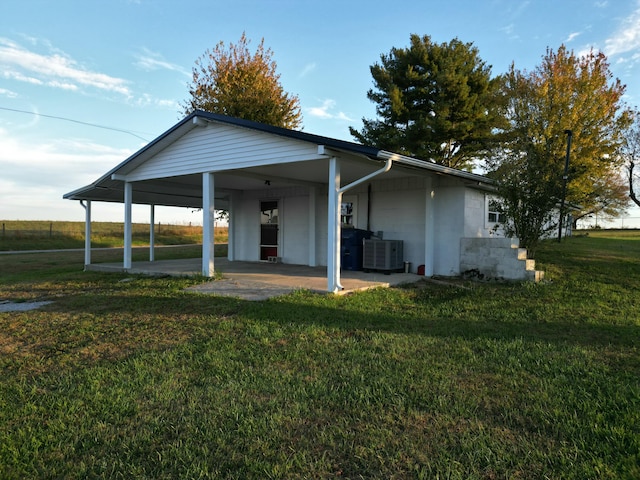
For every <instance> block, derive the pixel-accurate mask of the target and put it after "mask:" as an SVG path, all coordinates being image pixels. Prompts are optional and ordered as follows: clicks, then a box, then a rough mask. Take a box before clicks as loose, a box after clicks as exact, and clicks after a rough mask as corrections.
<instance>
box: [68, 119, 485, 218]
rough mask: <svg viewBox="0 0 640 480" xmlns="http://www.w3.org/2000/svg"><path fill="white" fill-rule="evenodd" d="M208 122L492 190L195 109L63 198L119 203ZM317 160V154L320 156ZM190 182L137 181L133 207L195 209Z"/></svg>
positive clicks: (343, 145) (414, 164)
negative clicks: (127, 185)
mask: <svg viewBox="0 0 640 480" xmlns="http://www.w3.org/2000/svg"><path fill="white" fill-rule="evenodd" d="M209 123H213V124H218V125H227V126H231V127H239V128H242V129H248V130H250V131H253V132H260V133H262V134H267V135H273V136H277V137H281V138H285V139H288V140H292V141H297V142H304V143H307V144H312V145H315V146H316V149H317V148H319V147H323V148H324V149H326V150H328V151H338V152H342V153H345V154H347V155H349V156H354V157H358V158H365V159H368V160H370V161H373V162H376V163H382V162H383V161H386V160H387V159H389V158H391V159H392V160H393V162H394V163H397V164H400V165H402V166H404V167H406V168H409V169H416V170H422V171H424V172H433V173H436V174H440V175H449V176H453V177H457V178H461V179H464V180H466V181H469V182H474V183H476V184H477V185H478V186H480V187H481V188H487V189H492V185H493V181H492V180H491V179H489V178H487V177H484V176H482V175H477V174H474V173H470V172H465V171H462V170H456V169H453V168H448V167H444V166H442V165H438V164H436V163H434V162H430V161H425V160H420V159H416V158H412V157H407V156H404V155H399V154H395V153H392V152H387V151H384V150H381V149H378V148H375V147H370V146H367V145H362V144H358V143H353V142H348V141H344V140H338V139H335V138H330V137H324V136H320V135H314V134H311V133H307V132H302V131H297V130H289V129H286V128H281V127H275V126H272V125H267V124H264V123H259V122H254V121H250V120H244V119H241V118H235V117H228V116H225V115H220V114H215V113H210V112H205V111H202V110H196V111H194V112H193V113H191V114H190V115H188V116H186V117H185V118H183V119H182V120H181V121H179V122H178V123H177V124H175V125H174V126H173V127H171V128H170V129H169V130H167V131H166V132H164V133H163V134H162V135H160V136H159V137H157V138H156V139H154V140H153V141H151V142H150V143H148V144H147V145H145V146H144V147H143V148H141V149H140V150H138V151H137V152H135V153H134V154H133V155H131V156H130V157H128V158H127V159H125V160H124V161H123V162H121V163H120V164H118V165H116V166H115V167H114V168H112V169H111V170H109V171H108V172H107V173H105V174H104V175H103V176H101V177H100V178H98V179H97V180H96V181H95V182H93V183H91V184H89V185H87V186H85V187H82V188H79V189H77V190H74V191H72V192H69V193H66V194H65V195H63V198H65V199H69V200H95V201H105V202H122V201H123V191H124V188H123V181H122V180H123V179H124V177H125V175H126V174H127V173H128V172H131V171H133V170H135V169H136V168H137V167H139V166H140V165H142V164H144V163H145V162H147V161H149V160H151V159H153V157H154V156H156V155H157V154H158V153H160V152H161V151H163V150H165V149H166V148H167V147H169V146H170V145H172V144H174V143H175V142H177V141H178V140H180V139H181V138H183V137H184V136H185V135H187V134H188V133H189V132H191V131H192V130H193V129H195V128H198V127H202V126H206V125H207V124H209ZM319 155H320V154H319ZM326 181H327V179H326V178H322V179H318V182H319V183H326ZM196 185H197V184H196V183H194V181H193V179H192V180H191V181H187V180H186V179H176V178H172V179H171V182H169V181H166V180H165V181H163V180H162V179H156V180H154V181H145V182H136V187H135V189H136V194H135V198H134V202H135V203H142V204H154V205H170V206H186V207H198V208H199V207H200V206H201V196H200V194H199V192H198V191H197V188H195V189H194V186H196Z"/></svg>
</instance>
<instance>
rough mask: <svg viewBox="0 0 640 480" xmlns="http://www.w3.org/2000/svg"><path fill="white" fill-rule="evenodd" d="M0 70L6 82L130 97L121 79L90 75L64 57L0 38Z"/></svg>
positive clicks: (102, 74)
mask: <svg viewBox="0 0 640 480" xmlns="http://www.w3.org/2000/svg"><path fill="white" fill-rule="evenodd" d="M0 68H1V69H2V70H4V72H5V73H4V76H5V77H6V78H11V79H14V80H19V81H23V82H29V83H34V84H44V85H48V86H51V87H53V88H64V89H66V90H68V89H71V88H72V86H73V89H78V88H79V87H80V86H84V87H92V88H97V89H99V90H104V91H109V92H115V93H119V94H122V95H125V96H130V95H131V92H130V90H129V87H128V86H127V83H128V82H127V81H126V80H124V79H121V78H117V77H112V76H110V75H107V74H104V73H99V72H93V71H90V70H88V69H86V68H84V67H82V66H81V65H79V64H78V63H77V62H76V61H75V60H73V59H72V58H70V57H69V56H68V55H65V54H64V53H59V52H51V51H50V52H48V53H47V54H42V53H38V52H35V51H31V50H28V49H26V48H24V47H22V46H21V45H19V44H17V43H15V42H13V41H11V40H8V39H6V38H0Z"/></svg>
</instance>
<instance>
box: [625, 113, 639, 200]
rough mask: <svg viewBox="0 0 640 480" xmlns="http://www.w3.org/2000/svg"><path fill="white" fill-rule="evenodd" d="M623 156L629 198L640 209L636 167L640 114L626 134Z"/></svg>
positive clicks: (637, 162) (636, 115) (637, 114)
mask: <svg viewBox="0 0 640 480" xmlns="http://www.w3.org/2000/svg"><path fill="white" fill-rule="evenodd" d="M621 156H622V159H623V161H624V168H625V171H626V179H625V180H626V184H627V188H628V193H629V198H630V199H631V200H632V201H633V203H635V204H636V205H638V206H639V207H640V198H638V191H637V187H638V185H640V174H638V171H637V170H636V167H637V166H638V164H639V163H640V113H639V112H635V113H634V120H633V123H632V124H631V125H630V126H629V129H628V130H627V132H626V135H625V139H624V143H623V145H622V149H621Z"/></svg>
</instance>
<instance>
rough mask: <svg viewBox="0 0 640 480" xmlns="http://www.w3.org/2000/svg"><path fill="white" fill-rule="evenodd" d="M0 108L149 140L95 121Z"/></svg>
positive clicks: (5, 108) (0, 108)
mask: <svg viewBox="0 0 640 480" xmlns="http://www.w3.org/2000/svg"><path fill="white" fill-rule="evenodd" d="M0 110H6V111H8V112H16V113H26V114H28V115H36V116H38V117H45V118H52V119H54V120H63V121H65V122H72V123H78V124H80V125H86V126H88V127H95V128H102V129H104V130H112V131H114V132H120V133H127V134H129V135H133V136H134V137H136V138H139V139H140V140H144V141H145V142H148V141H149V140H147V139H146V138H144V137H141V136H140V135H138V134H136V133H134V132H132V131H130V130H123V129H120V128H115V127H108V126H106V125H98V124H97V123H90V122H83V121H81V120H74V119H73V118H66V117H58V116H56V115H45V114H44V113H38V112H30V111H28V110H18V109H15V108H7V107H0Z"/></svg>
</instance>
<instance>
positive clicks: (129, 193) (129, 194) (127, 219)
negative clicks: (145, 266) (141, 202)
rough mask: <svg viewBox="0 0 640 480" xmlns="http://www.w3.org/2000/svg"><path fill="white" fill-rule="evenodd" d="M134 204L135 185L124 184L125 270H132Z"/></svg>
mask: <svg viewBox="0 0 640 480" xmlns="http://www.w3.org/2000/svg"><path fill="white" fill-rule="evenodd" d="M132 203H133V185H132V184H131V182H124V260H123V267H124V269H125V270H129V269H131V239H132V231H133V229H132V223H131V205H132Z"/></svg>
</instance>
